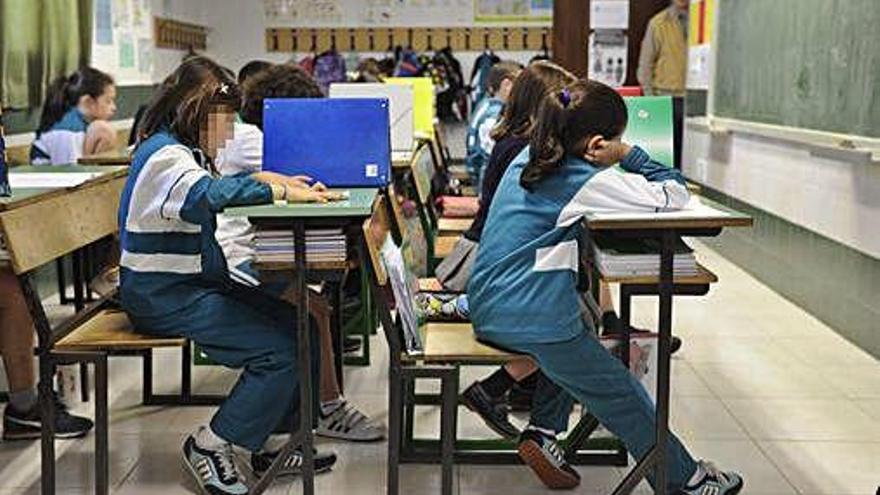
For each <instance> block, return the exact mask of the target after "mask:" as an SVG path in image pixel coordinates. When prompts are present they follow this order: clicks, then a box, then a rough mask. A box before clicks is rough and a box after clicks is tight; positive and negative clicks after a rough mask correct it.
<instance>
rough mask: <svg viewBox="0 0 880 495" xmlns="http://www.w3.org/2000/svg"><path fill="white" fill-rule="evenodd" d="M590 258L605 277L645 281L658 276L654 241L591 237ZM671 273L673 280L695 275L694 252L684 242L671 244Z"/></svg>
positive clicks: (655, 243)
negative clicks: (673, 253)
mask: <svg viewBox="0 0 880 495" xmlns="http://www.w3.org/2000/svg"><path fill="white" fill-rule="evenodd" d="M592 240H593V257H594V259H595V262H596V266H597V267H598V269H599V271H600V272H601V273H602V274H603V275H604V276H606V277H649V276H654V277H656V276H659V274H660V242H659V241H657V240H655V239H622V238H619V237H614V236H609V235H601V234H599V235H596V234H594V235H593V239H592ZM672 272H673V275H674V276H676V277H687V276H694V275H697V274H698V273H699V271H698V269H697V258H696V257H695V256H694V251H693V249H691V248H690V247H689V246H688V245H687V244H685V242H684V241H682V240H681V239H678V240H677V241H676V244H675V257H674V258H673V262H672Z"/></svg>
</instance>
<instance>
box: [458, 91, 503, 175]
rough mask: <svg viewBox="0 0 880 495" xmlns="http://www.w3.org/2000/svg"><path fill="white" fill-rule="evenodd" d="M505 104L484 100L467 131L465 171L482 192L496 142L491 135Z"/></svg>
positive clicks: (499, 101) (497, 100) (490, 99)
mask: <svg viewBox="0 0 880 495" xmlns="http://www.w3.org/2000/svg"><path fill="white" fill-rule="evenodd" d="M502 108H504V102H502V101H501V100H499V99H498V98H495V97H491V98H484V99H483V100H482V101H480V103H479V104H478V105H477V107H476V108H475V109H474V113H473V116H471V121H470V123H469V124H468V131H467V156H466V157H465V162H464V165H465V170H467V173H468V175H469V176H470V177H471V180H472V182H473V183H474V185H475V186H476V187H477V191H481V190H482V185H481V182H482V179H483V171H484V170H485V168H486V165H487V164H488V163H489V157H490V156H491V155H492V148H494V147H495V140H493V139H492V137H491V136H490V134H491V133H492V129H493V128H494V127H495V124H497V123H498V119H500V118H501V110H502Z"/></svg>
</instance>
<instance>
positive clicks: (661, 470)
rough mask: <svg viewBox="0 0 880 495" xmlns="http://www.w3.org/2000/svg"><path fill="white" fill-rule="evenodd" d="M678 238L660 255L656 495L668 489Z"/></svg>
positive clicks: (670, 235) (666, 239)
mask: <svg viewBox="0 0 880 495" xmlns="http://www.w3.org/2000/svg"><path fill="white" fill-rule="evenodd" d="M675 238H676V234H675V232H674V231H672V230H667V231H664V232H663V234H662V239H661V241H662V249H661V251H660V287H659V289H660V316H659V325H658V326H659V330H660V352H659V356H658V357H657V359H658V363H657V413H656V414H657V427H656V428H657V440H656V444H655V450H656V454H657V455H656V458H655V459H656V461H655V464H654V473H655V479H656V488H655V490H654V493H656V494H660V495H663V494H665V493H666V486H667V473H668V471H669V470H668V467H667V461H668V457H667V452H668V449H667V447H666V446H667V445H668V443H669V379H670V363H669V358H670V355H669V350H670V347H671V342H670V341H671V340H672V290H673V278H672V277H673V272H672V267H673V257H674V255H675Z"/></svg>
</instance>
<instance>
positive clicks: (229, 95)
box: [138, 56, 241, 148]
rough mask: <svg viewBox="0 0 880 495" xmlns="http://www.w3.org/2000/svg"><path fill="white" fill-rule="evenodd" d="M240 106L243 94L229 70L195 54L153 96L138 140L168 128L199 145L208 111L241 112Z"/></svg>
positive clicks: (188, 141) (191, 146) (191, 145)
mask: <svg viewBox="0 0 880 495" xmlns="http://www.w3.org/2000/svg"><path fill="white" fill-rule="evenodd" d="M240 105H241V95H240V93H239V91H238V86H236V84H235V81H234V80H233V79H232V77H231V75H230V71H229V70H228V69H224V68H223V67H221V66H220V65H218V64H217V63H216V62H214V61H213V60H211V59H209V58H207V57H202V56H194V57H191V58H189V59H187V60H186V61H185V62H183V63H181V64H180V66H179V67H177V69H176V70H175V71H174V72H173V73H172V74H171V75H170V76H168V77H167V78H165V80H164V81H163V82H162V84H161V86H160V87H159V90H158V91H157V92H156V94H155V95H153V98H152V100H150V103H149V104H148V105H147V109H146V110H144V115H143V119H142V120H141V123H140V125H139V127H138V143H141V142H143V140H145V139H146V138H148V137H150V136H152V135H153V134H155V133H157V132H160V131H162V130H168V131H170V132H171V133H172V134H174V135H175V137H177V139H178V140H179V141H180V142H181V143H183V144H184V145H186V146H189V147H190V148H198V147H199V143H200V139H199V138H200V137H201V132H202V130H203V129H205V128H206V127H207V121H208V113H209V112H210V111H211V110H212V109H216V108H222V109H224V110H228V111H230V112H237V111H238V109H239V106H240Z"/></svg>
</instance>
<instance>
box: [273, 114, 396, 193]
mask: <svg viewBox="0 0 880 495" xmlns="http://www.w3.org/2000/svg"><path fill="white" fill-rule="evenodd" d="M389 125H390V124H389V116H388V99H387V98H352V99H330V98H293V99H267V100H265V101H264V103H263V169H264V170H268V171H271V172H278V173H282V174H286V175H297V174H305V175H308V176H310V177H312V178H314V179H315V180H318V181H321V182H323V183H324V184H326V185H328V186H330V187H382V186H385V185H387V184H388V180H389V177H390V168H391V139H390V138H389V133H388V129H389Z"/></svg>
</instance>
